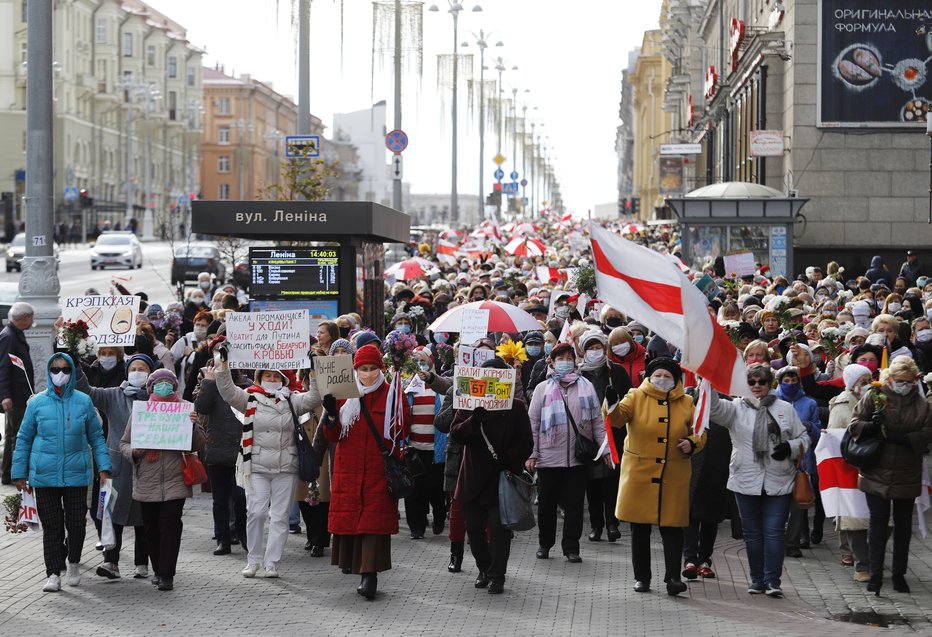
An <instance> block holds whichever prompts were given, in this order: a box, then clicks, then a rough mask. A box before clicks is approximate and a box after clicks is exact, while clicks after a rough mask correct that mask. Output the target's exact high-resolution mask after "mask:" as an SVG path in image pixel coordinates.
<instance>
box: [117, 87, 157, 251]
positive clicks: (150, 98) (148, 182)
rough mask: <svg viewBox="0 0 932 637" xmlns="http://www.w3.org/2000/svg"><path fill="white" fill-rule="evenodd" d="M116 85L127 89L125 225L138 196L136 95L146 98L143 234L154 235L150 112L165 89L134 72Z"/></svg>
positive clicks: (148, 236) (132, 215)
mask: <svg viewBox="0 0 932 637" xmlns="http://www.w3.org/2000/svg"><path fill="white" fill-rule="evenodd" d="M116 88H118V89H120V90H122V91H125V92H126V219H125V220H124V224H123V225H124V226H128V225H129V222H130V219H132V218H133V217H134V216H135V210H134V207H133V202H134V200H135V199H136V164H135V158H134V156H133V137H134V134H135V131H134V129H133V122H134V115H133V108H134V106H135V102H136V98H137V97H141V98H143V99H145V101H146V126H147V128H148V136H147V137H146V161H145V163H146V168H145V204H146V205H145V216H144V217H143V238H149V239H151V238H153V236H152V207H151V199H152V128H151V126H150V125H149V124H150V116H151V114H152V103H153V102H154V101H156V100H158V99H161V97H162V92H161V91H160V90H159V89H158V87H157V86H156V85H155V84H153V83H147V82H145V81H138V80H137V79H136V78H135V77H134V76H133V75H132V74H129V75H126V76H124V77H123V79H121V80H120V81H118V82H117V83H116Z"/></svg>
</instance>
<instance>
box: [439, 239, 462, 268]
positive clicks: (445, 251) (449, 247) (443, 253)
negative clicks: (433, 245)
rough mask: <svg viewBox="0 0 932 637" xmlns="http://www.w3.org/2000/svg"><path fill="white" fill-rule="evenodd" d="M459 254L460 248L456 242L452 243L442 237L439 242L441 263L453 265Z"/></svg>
mask: <svg viewBox="0 0 932 637" xmlns="http://www.w3.org/2000/svg"><path fill="white" fill-rule="evenodd" d="M458 256H459V250H457V248H456V244H454V243H450V242H449V241H444V240H443V239H441V240H440V241H438V242H437V260H438V261H440V262H441V263H449V264H452V265H455V264H456V259H457V257H458Z"/></svg>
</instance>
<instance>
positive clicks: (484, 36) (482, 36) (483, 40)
mask: <svg viewBox="0 0 932 637" xmlns="http://www.w3.org/2000/svg"><path fill="white" fill-rule="evenodd" d="M470 35H472V37H473V38H475V40H476V46H477V47H479V208H478V209H479V211H480V212H482V213H483V214H482V216H483V217H485V50H486V48H487V47H488V46H489V43H488V40H489V38H491V37H492V34H491V33H486V32H485V31H483V30H482V29H479V35H476V34H475V33H473V32H471V31H470ZM468 46H469V43H468V42H463V47H464V48H465V47H468ZM495 46H505V45H504V44H502V42H501V41H499V42H496V43H495Z"/></svg>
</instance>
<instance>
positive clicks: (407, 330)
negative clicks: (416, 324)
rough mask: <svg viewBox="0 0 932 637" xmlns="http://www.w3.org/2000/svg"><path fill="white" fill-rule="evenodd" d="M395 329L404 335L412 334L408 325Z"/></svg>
mask: <svg viewBox="0 0 932 637" xmlns="http://www.w3.org/2000/svg"><path fill="white" fill-rule="evenodd" d="M395 329H397V330H398V331H399V332H401V333H402V334H410V333H411V326H410V325H407V324H403V325H399V326H397V327H396V328H395Z"/></svg>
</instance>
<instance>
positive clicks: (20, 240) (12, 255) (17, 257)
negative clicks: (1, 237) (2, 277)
mask: <svg viewBox="0 0 932 637" xmlns="http://www.w3.org/2000/svg"><path fill="white" fill-rule="evenodd" d="M52 254H53V255H55V269H56V270H58V263H59V261H58V246H57V245H55V243H52ZM25 256H26V233H25V232H20V233H19V234H17V235H16V236H15V237H13V241H12V242H11V243H10V245H8V246H7V248H6V271H7V272H12V271H13V270H16V271H17V272H22V271H23V264H22V263H20V261H22V259H23V257H25Z"/></svg>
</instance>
